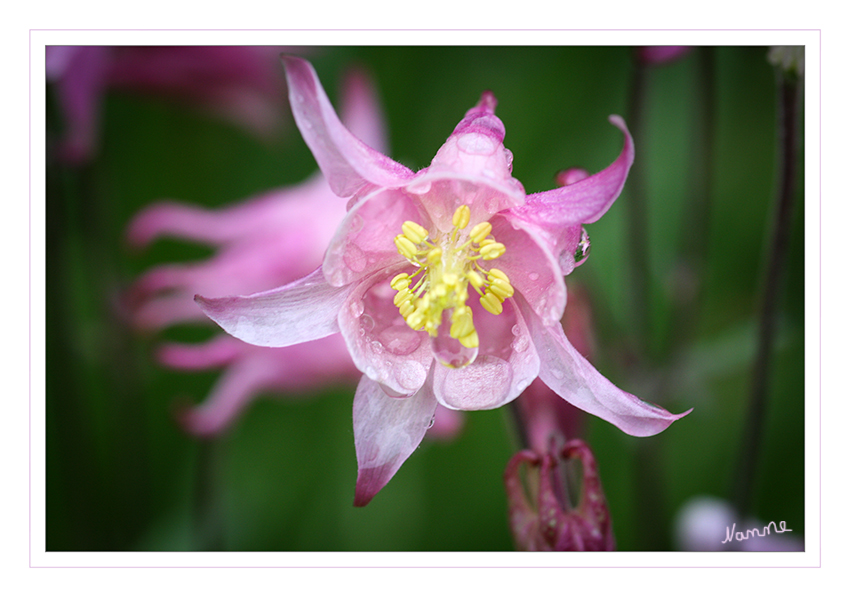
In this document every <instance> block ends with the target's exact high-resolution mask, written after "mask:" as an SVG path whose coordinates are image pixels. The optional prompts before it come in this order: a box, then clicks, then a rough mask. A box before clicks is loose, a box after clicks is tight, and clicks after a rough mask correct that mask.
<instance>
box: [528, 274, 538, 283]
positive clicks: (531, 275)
mask: <svg viewBox="0 0 850 597" xmlns="http://www.w3.org/2000/svg"><path fill="white" fill-rule="evenodd" d="M528 279H529V280H531V281H532V282H536V281H537V280H539V279H540V274H538V273H537V272H529V273H528Z"/></svg>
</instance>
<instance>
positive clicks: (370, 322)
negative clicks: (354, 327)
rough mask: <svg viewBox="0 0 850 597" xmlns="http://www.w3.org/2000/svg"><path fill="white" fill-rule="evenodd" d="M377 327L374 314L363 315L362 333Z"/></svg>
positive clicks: (361, 321)
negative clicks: (373, 317)
mask: <svg viewBox="0 0 850 597" xmlns="http://www.w3.org/2000/svg"><path fill="white" fill-rule="evenodd" d="M374 327H375V320H374V319H372V316H371V315H369V314H368V313H366V314H365V315H363V317H361V318H360V333H361V334H365V333H366V332H371V331H372V329H374Z"/></svg>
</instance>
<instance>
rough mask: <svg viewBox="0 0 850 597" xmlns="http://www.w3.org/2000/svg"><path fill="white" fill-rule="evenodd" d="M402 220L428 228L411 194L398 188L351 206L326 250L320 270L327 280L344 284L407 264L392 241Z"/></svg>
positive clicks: (334, 283) (426, 221)
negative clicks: (408, 194) (381, 270)
mask: <svg viewBox="0 0 850 597" xmlns="http://www.w3.org/2000/svg"><path fill="white" fill-rule="evenodd" d="M405 220H413V221H415V222H417V223H419V224H421V225H423V226H424V227H426V228H429V227H430V222H429V221H428V220H427V218H426V216H424V215H422V212H421V211H420V210H419V209H417V206H416V205H415V204H414V202H413V201H412V200H411V199H410V197H408V196H407V195H405V194H404V193H401V192H398V191H392V190H390V191H383V192H380V193H378V194H376V195H371V196H369V197H367V198H365V199H363V200H361V201H360V202H358V203H357V204H356V205H354V206H353V207H352V208H351V210H350V211H349V212H348V214H347V215H346V216H345V219H344V220H343V221H342V224H340V226H339V228H338V229H337V232H336V235H335V236H334V237H333V240H331V243H330V246H329V247H328V250H327V253H325V261H324V263H323V265H322V269H323V271H324V273H325V278H327V280H328V282H330V283H331V284H333V285H334V286H343V285H345V284H350V283H352V282H356V281H358V280H361V279H363V278H364V277H366V276H368V275H371V274H373V273H374V272H376V271H378V270H380V269H384V268H387V267H393V266H395V267H401V266H402V265H403V264H406V263H408V262H407V260H406V259H404V257H402V256H401V255H399V253H398V248H397V247H396V245H395V242H394V239H395V237H396V236H397V235H399V234H401V226H402V224H403V223H404V222H405Z"/></svg>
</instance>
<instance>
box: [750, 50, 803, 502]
mask: <svg viewBox="0 0 850 597" xmlns="http://www.w3.org/2000/svg"><path fill="white" fill-rule="evenodd" d="M768 58H769V60H770V62H771V63H772V64H773V65H774V66H775V67H776V84H777V120H776V127H777V142H778V152H777V160H778V164H777V172H778V175H779V179H778V187H777V195H776V200H775V204H774V212H773V228H772V230H771V233H770V234H771V240H770V245H769V250H768V253H767V254H766V255H765V258H764V259H765V263H764V270H763V271H764V279H763V283H762V294H761V305H760V307H759V311H760V313H759V332H758V345H757V351H756V358H755V363H754V365H753V377H752V388H751V393H750V401H749V406H748V411H747V420H746V422H745V425H744V432H743V443H742V446H741V453H740V454H741V457H740V460H739V467H738V470H737V474H736V477H735V487H734V490H733V491H734V493H733V495H734V498H733V503H734V505H735V508H736V510H737V511H738V513H739V515H741V516H746V515H748V514H749V513H750V509H751V507H752V494H753V487H754V483H755V478H756V470H757V466H758V460H759V453H760V450H761V441H762V434H763V430H764V424H765V421H766V418H767V409H768V390H769V388H768V379H769V375H770V365H771V357H772V353H773V347H774V343H775V336H776V320H777V312H778V301H779V298H780V297H781V296H782V293H781V290H782V286H783V281H784V273H785V262H786V258H787V254H788V244H789V239H790V236H791V226H792V224H793V216H794V209H795V205H796V201H797V197H798V187H797V183H798V169H799V163H800V153H799V152H800V142H801V139H800V121H801V117H802V113H801V102H802V91H803V65H804V56H803V48H799V47H790V48H787V47H782V48H773V49H772V50H771V52H770V54H769V55H768Z"/></svg>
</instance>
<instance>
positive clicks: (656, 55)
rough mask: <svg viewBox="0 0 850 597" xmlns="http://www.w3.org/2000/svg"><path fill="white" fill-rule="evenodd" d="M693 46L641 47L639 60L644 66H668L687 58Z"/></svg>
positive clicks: (638, 48)
mask: <svg viewBox="0 0 850 597" xmlns="http://www.w3.org/2000/svg"><path fill="white" fill-rule="evenodd" d="M691 50H693V46H639V47H637V48H635V53H636V55H637V59H638V60H639V61H640V62H642V63H644V64H667V63H668V62H673V61H675V60H678V59H679V58H682V57H684V56H686V55H687V54H688V53H689V52H690V51H691Z"/></svg>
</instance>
